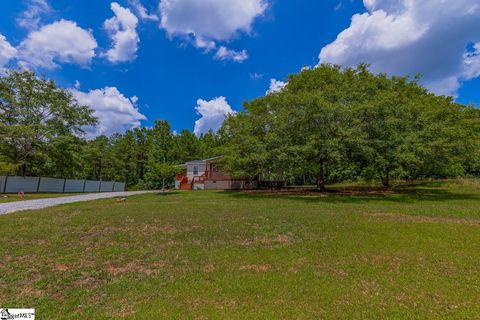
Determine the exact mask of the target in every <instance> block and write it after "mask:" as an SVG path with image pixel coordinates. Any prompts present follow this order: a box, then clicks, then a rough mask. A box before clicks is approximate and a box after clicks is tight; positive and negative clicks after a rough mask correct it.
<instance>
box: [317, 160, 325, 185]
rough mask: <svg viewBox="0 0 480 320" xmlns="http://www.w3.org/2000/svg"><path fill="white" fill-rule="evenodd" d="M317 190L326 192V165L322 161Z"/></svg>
mask: <svg viewBox="0 0 480 320" xmlns="http://www.w3.org/2000/svg"><path fill="white" fill-rule="evenodd" d="M317 190H318V191H321V192H324V191H325V190H326V188H325V163H324V162H323V161H320V171H319V172H318V177H317Z"/></svg>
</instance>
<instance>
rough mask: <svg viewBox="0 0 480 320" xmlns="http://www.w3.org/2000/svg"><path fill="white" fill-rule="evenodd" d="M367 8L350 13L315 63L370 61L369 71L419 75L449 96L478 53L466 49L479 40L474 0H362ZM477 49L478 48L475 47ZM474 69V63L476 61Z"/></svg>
mask: <svg viewBox="0 0 480 320" xmlns="http://www.w3.org/2000/svg"><path fill="white" fill-rule="evenodd" d="M364 5H365V7H366V8H367V10H368V12H366V13H363V14H356V15H354V16H353V17H352V22H351V25H350V27H349V28H347V29H346V30H344V31H343V32H341V33H340V34H339V35H338V37H337V39H336V40H335V41H334V42H332V43H331V44H329V45H327V46H326V47H324V48H323V49H322V50H321V52H320V56H319V58H320V62H321V63H336V64H340V65H343V66H354V65H356V64H358V63H363V62H364V63H369V64H371V70H372V71H374V72H386V73H388V74H391V75H411V76H413V75H415V74H417V73H421V74H422V75H423V80H422V81H423V83H424V84H425V85H426V86H427V87H428V88H430V89H431V90H433V91H434V92H436V93H439V94H452V95H455V94H456V91H457V89H458V88H459V86H460V84H461V81H464V80H470V79H471V78H473V77H476V76H478V72H475V71H472V68H475V66H476V63H475V62H474V61H478V58H477V57H478V55H476V54H475V53H472V52H470V53H467V51H466V48H467V46H468V44H469V43H479V42H480V4H479V2H478V0H455V1H446V0H441V1H439V0H364ZM476 52H478V50H477V51H476ZM477 70H478V65H477Z"/></svg>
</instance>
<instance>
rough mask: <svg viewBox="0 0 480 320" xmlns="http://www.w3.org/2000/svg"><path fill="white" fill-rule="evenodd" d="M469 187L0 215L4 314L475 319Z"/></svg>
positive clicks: (477, 268) (103, 203) (477, 301)
mask: <svg viewBox="0 0 480 320" xmlns="http://www.w3.org/2000/svg"><path fill="white" fill-rule="evenodd" d="M478 186H479V184H478V183H477V181H475V180H466V181H460V182H441V183H440V182H435V183H429V184H419V185H416V186H415V187H411V188H407V187H405V186H403V187H401V188H400V189H398V190H396V191H395V192H388V193H379V192H373V191H371V190H357V189H356V190H355V192H354V195H346V193H348V192H342V193H341V194H329V195H321V194H314V193H307V194H293V195H292V194H264V193H261V194H259V193H244V192H208V191H207V192H201V191H199V192H178V193H172V194H169V195H167V196H161V195H156V194H148V195H141V196H135V197H130V198H129V199H128V200H127V203H126V204H119V203H116V202H115V200H114V199H105V200H98V201H95V202H88V203H79V204H69V205H64V206H60V207H55V208H50V209H45V210H40V211H30V212H23V213H14V214H10V215H5V216H0V244H1V245H0V305H1V306H2V307H5V306H6V307H25V308H30V307H34V308H36V309H37V317H39V319H109V318H111V319H116V318H121V317H125V318H137V319H175V318H176V319H180V318H182V319H183V318H190V319H192V318H204V319H207V318H236V319H247V318H248V319H263V318H271V319H366V318H368V319H387V318H394V319H427V318H431V319H434V318H435V319H438V318H450V319H474V318H478V317H479V315H480V188H479V187H478ZM363 191H369V192H365V193H364V192H363Z"/></svg>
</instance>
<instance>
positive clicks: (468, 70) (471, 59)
mask: <svg viewBox="0 0 480 320" xmlns="http://www.w3.org/2000/svg"><path fill="white" fill-rule="evenodd" d="M463 64H464V75H463V76H464V77H465V78H466V79H473V78H477V77H479V76H480V42H478V43H476V44H474V45H473V47H472V48H471V50H470V51H468V52H467V53H465V54H464V56H463Z"/></svg>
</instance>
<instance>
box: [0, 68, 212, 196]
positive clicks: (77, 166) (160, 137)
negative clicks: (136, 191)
mask: <svg viewBox="0 0 480 320" xmlns="http://www.w3.org/2000/svg"><path fill="white" fill-rule="evenodd" d="M96 124H97V119H96V118H95V117H94V113H93V110H92V109H91V108H90V107H88V106H82V105H79V103H78V102H77V101H76V100H75V99H74V98H73V96H72V94H71V93H70V92H69V91H68V90H65V89H62V88H59V87H57V86H56V85H55V83H54V82H53V81H51V80H46V79H44V78H41V77H39V76H37V75H36V74H35V73H33V72H31V71H25V70H10V71H8V72H7V74H5V75H4V76H2V77H0V174H17V175H22V176H48V177H58V178H67V179H69V178H75V179H93V180H104V181H107V180H116V181H125V182H126V183H127V185H129V186H133V185H138V184H140V186H139V187H148V188H158V187H160V186H161V185H163V178H165V177H167V178H168V179H169V180H171V179H172V175H174V173H175V171H176V170H175V166H174V165H175V164H179V163H184V162H186V161H190V160H194V159H197V158H207V157H212V156H214V155H216V152H217V151H216V149H217V147H218V146H219V141H220V140H219V137H218V136H217V135H216V134H215V133H213V132H208V133H206V134H204V135H202V136H200V137H197V136H196V135H195V134H193V133H192V132H190V131H189V130H183V131H181V132H180V133H178V134H174V133H173V132H172V129H171V127H170V125H169V123H168V122H167V121H160V120H158V121H155V123H154V125H153V127H152V128H145V127H143V128H137V129H133V130H129V131H127V132H125V133H118V134H114V135H112V136H110V137H107V136H99V137H96V138H95V139H92V140H87V139H86V138H85V127H86V126H95V125H96Z"/></svg>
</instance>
